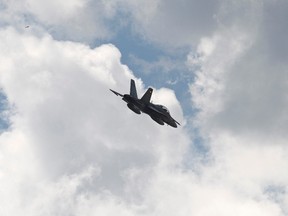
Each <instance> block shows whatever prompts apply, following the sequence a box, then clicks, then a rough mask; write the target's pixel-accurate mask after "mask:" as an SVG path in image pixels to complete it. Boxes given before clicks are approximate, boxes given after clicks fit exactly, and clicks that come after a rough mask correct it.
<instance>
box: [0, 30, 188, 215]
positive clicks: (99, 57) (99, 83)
mask: <svg viewBox="0 0 288 216" xmlns="http://www.w3.org/2000/svg"><path fill="white" fill-rule="evenodd" d="M0 38H1V41H2V42H3V43H1V50H2V51H5V52H1V56H0V58H1V62H2V64H1V68H0V70H1V78H0V83H1V87H2V88H3V91H4V92H5V94H6V95H7V99H8V101H9V103H11V104H12V105H13V106H15V107H16V112H15V114H14V115H13V116H12V118H11V123H12V125H11V128H10V130H8V131H7V132H5V133H2V134H1V141H0V142H1V171H0V173H1V177H0V181H1V185H3V189H2V193H1V196H0V200H1V203H4V205H3V206H1V211H2V212H3V215H18V214H19V212H22V211H23V212H22V214H23V215H48V214H53V213H55V212H61V213H63V214H69V212H70V213H71V212H74V213H77V212H78V213H77V214H82V213H83V211H84V212H85V211H86V210H87V209H89V210H91V211H92V212H96V213H97V212H98V213H99V212H103V213H104V214H106V213H107V214H113V213H115V212H116V211H119V214H121V212H123V215H127V214H128V213H129V212H130V210H129V208H128V207H127V206H128V205H130V204H129V202H128V201H129V200H130V201H131V202H132V203H133V202H134V200H138V199H140V198H141V196H142V191H139V189H138V192H134V189H133V188H134V187H135V188H137V187H139V185H138V184H136V185H133V184H132V183H133V182H134V180H135V178H138V179H139V178H140V177H141V179H143V180H138V182H139V183H141V182H142V183H141V184H143V185H144V186H145V185H149V178H150V177H149V176H150V175H152V176H153V175H154V174H153V173H154V172H155V171H154V170H155V169H157V167H158V166H164V167H166V166H169V167H170V166H171V167H174V166H176V165H177V164H180V163H181V161H182V156H181V155H182V154H183V153H184V152H185V149H186V147H187V144H188V138H187V137H186V135H185V132H184V130H183V129H181V128H178V130H174V129H173V128H170V127H161V126H159V125H157V124H156V123H155V122H153V121H152V120H151V119H150V118H149V117H148V116H146V115H145V116H144V115H141V116H136V115H135V114H134V113H132V112H131V111H130V110H128V109H127V108H126V106H125V104H124V103H122V102H121V100H119V98H117V97H115V96H114V95H113V94H112V93H111V92H110V91H109V88H114V89H115V90H119V91H123V93H125V92H127V91H128V90H129V79H130V78H134V79H136V78H135V77H134V76H133V74H132V72H131V71H130V70H129V69H128V67H127V66H125V65H122V64H121V62H120V57H121V55H120V53H119V51H118V50H117V49H116V48H115V47H114V46H113V45H109V44H108V45H102V46H101V47H98V48H95V49H90V48H89V47H87V46H84V45H82V44H79V43H72V42H58V41H56V40H54V39H52V38H51V37H50V36H49V35H45V36H43V37H41V38H37V37H35V36H33V35H30V34H27V33H24V34H23V33H19V32H18V31H16V30H14V29H13V28H7V29H5V30H2V31H1V32H0ZM137 84H139V85H138V86H139V93H142V92H144V89H143V84H142V83H141V80H137ZM158 99H159V103H160V102H162V101H163V102H165V103H166V104H165V105H167V106H168V107H169V108H170V111H171V112H172V115H174V116H175V118H177V120H179V121H181V115H182V112H181V108H180V106H179V103H178V101H177V99H176V97H175V94H174V93H173V92H172V91H171V90H167V89H160V90H156V91H155V100H157V101H158ZM160 99H162V101H160ZM155 100H154V102H157V101H155ZM135 125H137V127H135ZM18 137H19V138H18ZM177 142H179V143H177ZM171 158H173V160H171ZM87 169H88V170H87ZM130 170H131V172H132V171H133V170H134V171H133V172H136V173H139V174H138V176H140V177H137V175H136V176H135V175H134V177H133V176H132V177H131V175H130V174H129V173H130ZM142 170H147V171H146V172H145V173H144V174H142V173H141V171H142ZM87 172H88V173H87ZM86 173H87V174H86ZM130 185H131V186H130ZM136 191H137V190H136ZM9 194H10V195H9ZM10 196H11V197H13V199H15V201H14V202H10V201H11V200H10V199H9V197H10ZM89 197H90V198H89ZM92 201H95V202H98V205H96V207H94V205H95V202H92ZM121 203H122V204H121ZM44 204H46V205H45V207H43V205H44ZM74 205H75V206H76V207H73V206H74ZM111 206H114V207H113V208H112V209H111V208H110V207H111ZM85 209H86V210H85ZM109 209H110V210H109Z"/></svg>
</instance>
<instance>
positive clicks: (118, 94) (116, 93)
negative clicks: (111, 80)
mask: <svg viewBox="0 0 288 216" xmlns="http://www.w3.org/2000/svg"><path fill="white" fill-rule="evenodd" d="M110 91H112V92H113V93H114V94H115V95H117V96H121V97H124V95H122V94H120V93H118V92H116V91H114V90H112V89H110Z"/></svg>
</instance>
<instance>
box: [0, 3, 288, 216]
mask: <svg viewBox="0 0 288 216" xmlns="http://www.w3.org/2000/svg"><path fill="white" fill-rule="evenodd" d="M73 2H74V3H75V2H76V3H75V4H74V3H73ZM77 2H78V1H71V2H70V3H69V2H63V4H62V5H59V8H62V7H64V8H65V9H67V11H66V12H65V11H63V13H60V10H59V11H58V10H56V11H55V17H53V19H51V20H50V19H48V17H49V16H50V15H51V13H52V12H53V10H54V7H55V2H53V1H52V2H51V3H47V4H48V5H46V6H47V8H48V9H49V10H47V11H44V12H43V14H42V13H40V12H41V10H43V8H42V5H40V4H39V5H38V2H32V1H30V9H29V10H30V13H31V14H32V15H31V14H29V16H33V19H36V20H37V22H39V23H38V24H39V26H40V28H41V29H45V28H47V26H48V27H52V30H51V29H50V30H49V31H50V33H51V32H53V31H55V29H56V30H57V29H59V28H61V29H62V27H63V32H61V33H63V35H64V34H66V35H67V34H68V33H69V34H70V33H75V32H77V31H76V30H77V28H78V27H79V26H80V24H81V26H82V24H83V22H84V21H87V22H84V23H86V24H87V25H86V26H84V27H83V28H82V27H81V30H82V31H81V30H80V31H78V33H79V35H76V36H77V37H78V39H79V38H86V39H87V38H88V36H89V37H90V36H91V35H92V36H93V33H94V30H95V29H97V32H98V31H100V32H101V30H103V35H102V36H101V34H100V35H97V34H96V36H95V37H107V35H110V33H111V32H109V29H108V28H106V26H105V25H104V24H103V23H104V22H103V19H104V20H105V19H111V18H113V17H114V16H116V14H117V12H116V11H117V10H120V11H122V10H123V6H125V5H126V6H127V8H126V9H127V10H128V11H129V10H132V11H129V12H127V11H125V13H126V15H127V14H130V15H131V17H129V18H131V19H132V20H131V22H132V23H134V24H135V27H136V25H137V28H136V29H135V30H136V31H138V33H141V34H143V35H144V38H146V39H149V40H152V41H154V42H158V43H164V44H165V45H167V46H171V44H172V45H175V46H183V45H187V44H189V45H191V44H192V45H193V44H196V43H198V42H199V44H198V46H197V53H196V54H195V53H193V51H191V53H190V55H189V56H188V57H187V64H188V65H189V64H190V66H191V68H192V69H195V68H198V69H199V70H198V72H197V73H196V78H195V82H194V83H192V84H191V85H190V86H191V92H192V96H193V98H192V100H193V101H192V102H193V105H194V106H195V108H196V109H198V110H199V112H198V113H197V114H196V116H195V118H193V120H194V121H193V124H194V125H195V126H197V129H198V130H199V131H200V135H201V136H202V137H201V138H202V139H203V142H204V145H206V146H207V148H209V152H207V155H206V158H205V159H206V160H205V161H204V162H205V163H201V162H199V155H196V153H194V152H193V149H191V148H193V146H188V145H189V143H191V140H189V138H188V136H187V134H186V132H185V129H183V128H181V127H180V128H178V129H176V130H175V129H173V128H169V127H161V126H159V125H157V124H156V123H155V122H152V120H151V119H149V117H148V116H145V115H140V116H136V115H135V114H134V113H132V112H131V111H130V110H128V109H127V108H126V105H125V104H124V103H122V102H121V100H119V98H117V97H115V96H114V95H113V94H112V93H111V92H109V90H108V89H109V88H112V89H115V90H117V91H119V92H123V93H124V92H127V91H128V90H129V79H130V78H134V79H136V78H135V77H134V75H133V73H132V71H130V70H129V68H128V67H127V66H125V65H122V64H121V62H120V58H121V53H120V52H119V50H118V49H117V48H115V47H114V46H113V45H111V44H106V45H102V46H100V47H97V48H95V49H91V48H90V47H88V46H85V45H83V44H81V43H74V42H67V41H57V40H56V39H53V37H52V36H50V35H48V34H47V33H45V30H42V31H41V32H42V33H41V34H39V33H37V32H36V31H34V30H31V31H30V30H29V31H23V29H22V30H19V25H22V23H23V20H22V21H19V20H21V19H19V18H21V17H22V15H23V13H22V12H21V11H20V9H21V8H22V7H23V8H24V11H26V12H27V11H28V8H27V5H26V6H25V5H22V3H21V4H20V1H19V2H18V1H14V2H9V4H8V3H7V2H6V3H5V5H6V6H7V8H6V9H5V8H4V11H5V13H4V15H3V13H2V14H1V16H2V17H4V18H5V19H4V20H6V21H5V22H6V25H14V26H16V27H15V28H12V27H10V28H5V29H4V28H2V29H1V31H0V39H1V44H0V62H1V64H0V73H1V76H0V86H1V88H3V91H4V92H5V94H6V95H7V98H8V100H9V103H10V105H12V106H13V107H15V113H14V114H13V116H12V117H11V123H12V125H11V128H10V129H9V130H7V131H6V132H5V133H2V134H1V135H0V184H1V189H0V192H1V193H0V203H1V206H0V213H1V215H9V216H10V215H19V214H21V215H54V214H61V215H69V214H71V215H87V214H91V215H115V214H117V215H165V216H169V215H192V214H193V215H196V216H198V215H199V216H203V215H204V216H205V215H207V216H208V215H215V214H219V215H229V216H230V215H233V214H236V213H237V214H238V215H253V216H255V215H261V216H263V215H267V216H275V215H285V214H287V212H288V207H287V206H288V205H287V203H288V202H287V200H288V196H287V178H288V175H287V174H286V173H287V172H286V170H287V164H288V161H287V158H288V157H287V151H288V149H287V148H288V146H287V142H286V140H287V135H286V130H287V116H286V112H285V111H286V110H287V105H288V104H287V97H286V95H285V93H286V92H287V76H286V71H287V63H286V62H285V61H286V60H285V56H286V54H287V49H286V48H287V47H286V46H285V44H283V41H285V40H283V38H282V35H283V37H284V35H287V32H286V30H285V29H287V28H285V25H286V24H285V22H283V20H285V19H284V18H285V17H286V15H285V13H284V12H285V8H286V7H287V3H285V2H284V1H280V0H279V1H273V3H270V2H268V1H257V2H254V1H229V2H228V1H227V2H226V1H225V2H224V3H223V2H222V3H221V4H220V3H219V2H213V3H212V4H208V3H209V2H208V1H207V2H204V3H199V4H198V3H197V2H191V3H189V4H188V5H186V4H185V3H184V2H180V3H179V4H178V3H177V5H176V3H172V2H168V3H167V4H163V2H161V1H157V2H155V1H150V2H148V3H147V1H145V3H144V2H140V3H139V5H135V3H133V2H131V1H128V2H126V1H118V2H117V3H112V2H105V3H104V2H102V3H99V4H94V3H93V2H90V1H85V2H81V3H80V4H78V3H79V2H80V1H79V2H78V3H77ZM146 3H147V4H146ZM210 3H211V2H210ZM66 4H68V5H66ZM218 4H219V5H218ZM13 5H14V6H17V7H12V6H13ZM91 5H93V7H91V8H90V9H88V6H89V7H90V6H91ZM97 5H98V6H99V8H98V10H100V11H101V12H99V14H97V13H95V14H94V13H93V14H94V15H95V17H94V15H91V14H92V12H94V9H95V8H94V7H96V6H97ZM185 5H186V6H185ZM32 6H33V7H32ZM118 7H119V8H118ZM186 7H187V8H186ZM12 8H13V10H12ZM116 8H117V9H116ZM140 9H143V10H140ZM98 10H96V11H98ZM203 10H204V11H206V12H207V13H203ZM207 10H208V11H207ZM191 11H192V12H194V13H191ZM271 11H272V12H271ZM122 12H123V11H122ZM270 12H271V13H270ZM53 13H54V12H53ZM83 14H85V16H82V15H83ZM243 14H244V15H243ZM98 15H99V16H98ZM276 15H277V16H276ZM79 16H81V19H80V21H79V22H76V21H77V17H79ZM102 16H103V17H104V18H103V17H102ZM101 17H102V18H101ZM10 18H12V19H11V20H12V21H11V20H10ZM30 18H31V17H30ZM92 18H93V19H94V18H95V20H94V21H93V19H92ZM199 19H201V22H198V20H199ZM63 20H66V22H63ZM153 21H154V22H153ZM15 23H17V24H15ZM199 23H201V25H199ZM98 24H99V25H98ZM180 24H183V25H180ZM272 24H273V25H272ZM276 24H278V25H276ZM43 25H44V26H43ZM94 25H95V26H96V27H95V26H94ZM198 25H199V26H200V27H199V26H198ZM71 26H73V28H72V29H70V27H71ZM91 26H93V28H91V31H88V32H86V30H87V29H90V27H91ZM161 26H162V27H163V28H164V29H163V28H162V29H161V28H160V27H161ZM74 27H75V28H74ZM173 27H175V28H176V29H175V28H173ZM198 27H199V29H198ZM102 28H103V29H102ZM15 29H18V30H15ZM271 29H273V31H271ZM83 31H84V32H83ZM56 32H57V31H56ZM271 32H277V33H279V34H276V35H274V34H272V33H271ZM281 33H282V34H281ZM54 36H55V35H54ZM76 36H75V37H76ZM93 37H94V36H93ZM93 37H92V38H93ZM54 38H55V37H54ZM59 38H60V37H59ZM61 38H62V39H63V38H65V37H61ZM70 39H71V38H70ZM86 39H85V40H86ZM281 44H282V45H283V46H281ZM162 45H163V44H162ZM277 47H278V48H279V49H278V48H277ZM278 50H279V52H278ZM136 83H137V86H138V87H139V95H140V94H142V93H143V92H144V84H143V83H142V81H141V80H140V79H136ZM256 84H257V85H256ZM153 101H154V102H155V103H158V102H159V103H163V104H164V105H167V106H168V108H169V109H170V111H171V113H172V115H173V116H174V117H175V119H177V120H179V121H180V122H182V118H183V117H182V111H181V108H180V106H179V102H178V101H177V99H176V97H175V94H174V92H173V91H171V90H168V89H159V90H156V91H155V95H154V96H153ZM200 157H201V156H200ZM184 160H189V164H193V171H192V170H189V169H188V168H187V167H185V166H184V165H183V164H184V162H186V161H184ZM200 161H201V160H200Z"/></svg>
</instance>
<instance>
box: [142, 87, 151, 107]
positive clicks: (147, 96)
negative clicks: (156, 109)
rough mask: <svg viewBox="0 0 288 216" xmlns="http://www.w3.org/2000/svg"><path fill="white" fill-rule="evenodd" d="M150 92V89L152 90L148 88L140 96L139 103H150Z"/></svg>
mask: <svg viewBox="0 0 288 216" xmlns="http://www.w3.org/2000/svg"><path fill="white" fill-rule="evenodd" d="M152 92H153V89H152V88H149V89H148V90H147V91H146V92H145V94H144V95H143V96H142V98H141V101H143V102H144V103H150V100H151V96H152Z"/></svg>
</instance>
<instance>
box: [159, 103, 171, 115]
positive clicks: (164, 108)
mask: <svg viewBox="0 0 288 216" xmlns="http://www.w3.org/2000/svg"><path fill="white" fill-rule="evenodd" d="M158 106H159V107H161V108H162V109H163V110H164V111H165V112H167V113H169V110H168V109H167V107H165V106H163V105H158ZM169 114H170V113H169Z"/></svg>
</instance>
